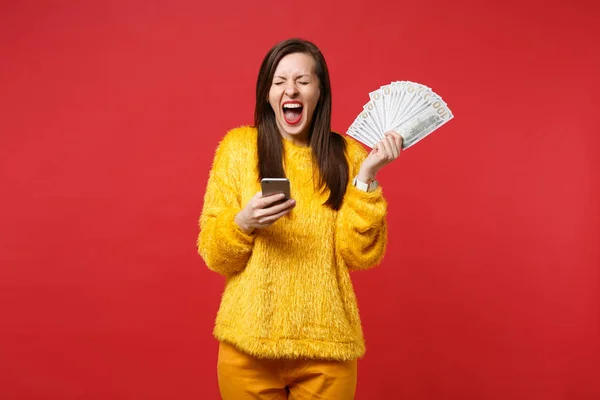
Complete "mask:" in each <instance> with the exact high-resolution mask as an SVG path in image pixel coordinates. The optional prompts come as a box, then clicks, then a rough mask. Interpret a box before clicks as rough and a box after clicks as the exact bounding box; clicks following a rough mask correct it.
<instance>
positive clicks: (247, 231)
mask: <svg viewBox="0 0 600 400" xmlns="http://www.w3.org/2000/svg"><path fill="white" fill-rule="evenodd" d="M233 222H235V224H236V225H237V226H238V227H239V228H240V229H241V230H242V232H244V233H245V234H247V235H250V234H251V233H252V232H253V231H254V228H252V227H250V226H248V224H246V223H244V220H243V218H242V217H241V216H240V213H238V214H236V216H235V218H234V219H233Z"/></svg>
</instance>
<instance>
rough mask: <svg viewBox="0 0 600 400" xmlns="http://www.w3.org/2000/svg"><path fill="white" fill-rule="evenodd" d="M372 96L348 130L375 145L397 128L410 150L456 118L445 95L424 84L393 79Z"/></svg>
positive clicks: (370, 94) (367, 143)
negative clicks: (387, 133)
mask: <svg viewBox="0 0 600 400" xmlns="http://www.w3.org/2000/svg"><path fill="white" fill-rule="evenodd" d="M369 97H370V99H371V100H370V101H369V102H368V103H367V104H365V105H364V106H363V111H362V112H361V113H360V114H359V115H358V117H356V119H355V120H354V122H353V123H352V125H350V128H348V131H347V133H348V135H350V136H352V137H353V138H355V139H356V140H358V141H359V142H361V143H364V144H365V145H367V146H369V147H371V148H373V146H374V145H375V143H377V142H378V141H380V140H381V139H383V137H384V136H383V134H384V133H385V132H388V131H395V132H397V133H399V134H400V135H401V136H402V138H403V139H404V140H403V145H402V148H403V149H407V148H409V147H410V146H412V145H414V144H415V143H417V142H418V141H419V140H421V139H423V138H424V137H425V136H427V135H429V134H430V133H431V132H433V131H435V130H436V129H438V128H439V127H440V126H442V125H444V124H445V123H446V122H448V121H450V120H451V119H452V118H453V117H454V116H453V115H452V111H450V109H449V108H448V105H447V104H446V103H445V102H444V101H443V100H442V98H441V97H440V96H439V95H437V94H436V93H434V92H433V91H432V90H431V88H429V87H427V86H425V85H421V84H420V83H414V82H409V81H398V82H392V83H390V84H389V85H385V86H382V87H381V88H379V89H377V90H375V91H374V92H371V93H369Z"/></svg>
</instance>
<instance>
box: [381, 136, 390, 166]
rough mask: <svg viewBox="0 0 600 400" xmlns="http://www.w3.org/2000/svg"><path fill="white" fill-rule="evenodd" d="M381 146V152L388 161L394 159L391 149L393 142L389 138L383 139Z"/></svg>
mask: <svg viewBox="0 0 600 400" xmlns="http://www.w3.org/2000/svg"><path fill="white" fill-rule="evenodd" d="M379 144H380V148H381V149H382V150H383V154H381V155H382V156H383V157H382V158H383V159H384V160H385V161H386V162H387V161H390V160H391V159H393V153H392V149H391V144H390V142H389V141H388V140H387V138H384V139H382V140H381V141H380V142H379Z"/></svg>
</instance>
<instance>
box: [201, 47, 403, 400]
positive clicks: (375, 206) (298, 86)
mask: <svg viewBox="0 0 600 400" xmlns="http://www.w3.org/2000/svg"><path fill="white" fill-rule="evenodd" d="M401 148H402V138H401V136H400V135H398V134H397V133H395V132H388V133H386V135H385V139H384V140H382V141H381V142H379V143H377V145H376V146H374V148H373V149H372V151H371V152H370V153H368V154H367V152H366V151H365V150H364V148H363V147H362V145H360V144H359V143H358V142H356V141H354V140H353V139H351V138H349V137H345V136H341V135H339V134H337V133H335V132H332V131H331V88H330V83H329V72H328V70H327V65H326V63H325V59H324V58H323V55H322V54H321V52H320V51H319V50H318V49H317V47H316V46H315V45H314V44H312V43H310V42H307V41H304V40H299V39H291V40H286V41H283V42H281V43H279V44H277V45H276V46H275V47H273V48H272V49H271V50H270V51H269V53H268V54H267V56H266V57H265V59H264V60H263V63H262V65H261V67H260V72H259V76H258V83H257V87H256V108H255V121H254V125H253V126H245V127H240V128H236V129H233V130H231V131H230V132H228V133H227V135H225V137H224V138H223V140H222V141H221V143H220V144H219V146H218V148H217V151H216V154H215V158H214V162H213V166H212V169H211V172H210V176H209V179H208V185H207V188H206V194H205V198H204V206H203V209H202V215H201V217H200V234H199V237H198V251H199V253H200V255H201V256H202V258H203V259H204V261H205V262H206V265H207V266H208V268H210V269H211V270H213V271H215V272H218V273H220V274H222V275H224V276H225V277H226V278H227V280H226V286H225V290H224V293H223V297H222V300H221V306H220V309H219V312H218V315H217V319H216V324H215V329H214V335H215V337H216V338H217V339H218V340H219V342H220V345H219V356H218V365H217V370H218V381H219V388H220V391H221V395H222V397H223V399H225V400H229V399H231V400H240V399H246V398H253V399H263V398H264V399H287V398H288V396H289V398H293V399H316V398H319V399H335V400H344V399H352V398H354V392H355V388H356V376H357V369H356V364H357V359H358V358H359V357H361V356H362V355H363V354H364V352H365V346H364V339H363V333H362V328H361V323H360V319H359V314H358V309H357V303H356V298H355V294H354V291H353V288H352V283H351V280H350V276H349V271H351V270H358V269H367V268H369V267H372V266H375V265H377V264H378V263H379V262H380V261H381V259H382V257H383V254H384V251H385V247H386V241H387V230H386V220H385V217H386V211H387V203H386V201H385V199H384V197H383V195H382V189H381V187H380V186H379V185H378V183H377V181H376V175H377V172H378V171H380V170H381V168H382V167H383V166H385V165H386V164H388V163H390V162H391V161H393V160H395V159H396V158H398V156H399V154H400V151H401ZM279 177H286V178H288V179H289V180H290V185H291V197H292V198H291V199H288V200H286V201H284V202H281V200H282V199H283V195H272V196H265V197H263V196H262V193H261V192H260V190H261V185H260V181H261V179H262V178H279Z"/></svg>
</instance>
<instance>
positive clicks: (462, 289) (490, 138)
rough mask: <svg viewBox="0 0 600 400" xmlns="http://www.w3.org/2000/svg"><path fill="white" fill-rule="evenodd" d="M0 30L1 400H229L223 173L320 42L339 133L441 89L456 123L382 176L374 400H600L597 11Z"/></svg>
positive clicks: (428, 8) (370, 370)
mask: <svg viewBox="0 0 600 400" xmlns="http://www.w3.org/2000/svg"><path fill="white" fill-rule="evenodd" d="M50 3H51V2H42V1H39V2H33V1H31V2H19V1H4V2H2V5H0V10H1V13H0V14H1V15H0V18H1V19H0V44H1V48H0V57H1V62H0V101H1V103H0V155H1V158H0V187H1V191H2V196H1V198H0V202H1V207H0V221H2V222H1V224H2V228H1V231H0V257H1V268H0V398H2V399H6V400H9V399H10V400H12V399H75V398H78V399H79V398H81V399H216V398H218V391H217V383H216V374H215V363H216V350H217V344H216V342H215V341H214V339H213V338H212V336H211V331H212V327H213V321H214V317H215V313H216V311H217V307H218V304H219V301H220V294H221V291H222V288H223V283H224V280H223V279H222V278H221V277H220V276H218V275H217V274H214V273H212V272H210V271H208V270H207V269H206V267H205V266H204V264H203V262H202V260H201V259H200V257H199V256H198V255H197V254H196V249H195V240H196V235H197V219H198V216H199V214H200V210H201V206H202V196H203V194H204V187H205V183H206V179H207V177H208V171H209V167H210V163H211V161H212V155H213V152H214V149H215V147H216V145H217V142H218V140H219V139H220V138H221V137H222V135H223V134H224V133H225V132H226V130H228V129H230V128H233V127H235V126H238V125H242V124H247V123H251V122H252V116H253V106H254V104H253V96H254V85H255V81H256V76H257V72H258V67H259V64H260V62H261V60H262V57H263V56H264V55H265V54H266V52H267V51H268V49H269V48H270V47H271V46H272V45H274V44H275V43H276V42H278V41H279V40H282V39H285V38H288V37H293V36H300V37H303V38H307V39H309V40H312V41H314V42H315V43H316V44H317V45H318V46H319V47H320V48H321V50H322V51H323V53H324V54H325V57H326V59H327V61H328V63H329V67H330V70H331V71H330V72H331V75H332V85H333V96H334V97H333V99H334V114H333V122H334V128H335V129H337V130H339V131H342V132H344V131H345V129H346V128H347V127H348V126H349V125H350V123H351V122H352V121H353V119H354V117H355V116H356V115H357V114H358V112H359V111H360V110H361V107H362V105H363V104H364V103H365V102H366V101H367V100H368V92H369V91H371V90H374V89H376V88H378V87H379V86H381V85H383V84H386V83H389V82H391V81H393V80H412V81H416V82H421V83H424V84H426V85H428V86H430V87H432V88H433V89H434V90H435V91H437V92H438V93H440V94H441V95H442V96H443V97H444V99H445V100H446V101H447V102H448V104H449V105H450V107H451V108H452V111H453V112H454V114H455V119H454V120H453V121H451V122H450V123H449V124H447V125H445V126H444V127H443V128H442V129H440V130H439V131H437V132H435V133H434V134H432V135H431V136H430V137H428V138H426V139H425V140H423V141H422V142H420V143H419V144H418V145H416V146H415V147H413V148H412V149H409V150H408V151H406V152H405V153H404V154H403V155H402V157H401V159H400V160H399V161H397V162H396V163H395V164H392V165H390V166H388V167H386V169H385V170H383V171H382V173H381V176H380V177H379V178H380V181H381V182H382V184H383V185H384V190H385V194H386V196H387V198H388V201H389V203H390V209H389V224H390V229H389V231H390V232H389V233H390V245H389V251H388V253H387V256H386V259H385V262H384V263H383V265H382V266H381V267H379V268H378V269H375V270H371V271H368V272H361V273H356V274H354V275H353V279H354V282H355V285H356V291H357V294H358V297H359V304H360V307H361V315H362V318H363V322H364V329H365V334H366V339H367V348H368V350H367V355H366V357H365V358H364V359H362V360H361V361H360V364H359V374H360V375H359V385H358V393H357V399H418V400H421V399H432V400H433V399H544V400H551V399H597V398H600V379H599V377H600V372H599V367H598V365H599V364H598V363H599V362H600V250H599V248H600V207H599V205H600V184H599V182H600V157H599V155H600V151H599V150H600V140H599V132H598V131H599V129H598V112H599V111H598V105H599V101H598V95H597V93H598V91H599V89H600V87H599V86H600V85H599V79H598V71H600V62H599V60H598V41H599V39H600V31H599V29H598V14H599V8H600V7H599V6H598V5H597V3H594V2H592V1H588V2H582V1H579V2H577V1H567V0H563V1H555V2H547V1H516V0H510V1H502V2H495V3H493V4H492V3H487V4H486V3H485V2H482V1H474V0H473V1H454V2H445V1H441V0H432V1H430V2H417V1H387V2H363V1H350V2H341V1H340V2H325V1H304V2H280V1H277V2H269V3H267V2H258V3H254V2H251V1H234V2H224V1H223V2H214V3H212V2H211V3H203V2H199V1H171V2H168V3H167V2H158V1H156V2H148V1H144V2H142V1H133V0H122V1H102V2H92V1H87V2H75V1H73V2H66V1H65V2H52V3H53V4H52V5H51V4H50Z"/></svg>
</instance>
